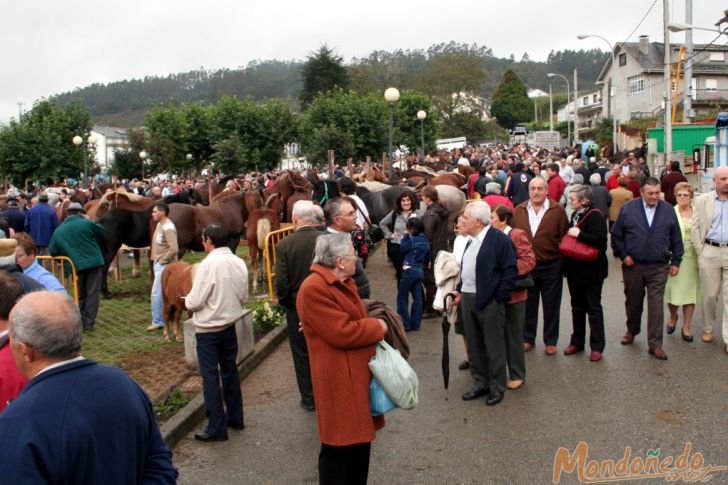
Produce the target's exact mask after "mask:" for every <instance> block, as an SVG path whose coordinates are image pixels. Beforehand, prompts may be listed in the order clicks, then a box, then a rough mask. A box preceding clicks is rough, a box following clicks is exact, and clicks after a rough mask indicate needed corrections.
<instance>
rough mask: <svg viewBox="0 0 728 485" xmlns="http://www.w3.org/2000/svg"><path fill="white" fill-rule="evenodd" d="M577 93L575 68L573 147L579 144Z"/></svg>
mask: <svg viewBox="0 0 728 485" xmlns="http://www.w3.org/2000/svg"><path fill="white" fill-rule="evenodd" d="M578 93H579V86H578V84H577V79H576V67H575V68H574V146H576V144H577V143H578V142H579V103H578V102H577V100H576V96H577V94H578Z"/></svg>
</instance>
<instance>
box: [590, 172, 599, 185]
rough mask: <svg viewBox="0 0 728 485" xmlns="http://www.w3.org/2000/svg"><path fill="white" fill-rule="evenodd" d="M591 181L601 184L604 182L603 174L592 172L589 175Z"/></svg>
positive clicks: (591, 182)
mask: <svg viewBox="0 0 728 485" xmlns="http://www.w3.org/2000/svg"><path fill="white" fill-rule="evenodd" d="M589 183H590V184H592V185H601V183H602V176H601V175H599V174H598V173H593V174H591V177H589Z"/></svg>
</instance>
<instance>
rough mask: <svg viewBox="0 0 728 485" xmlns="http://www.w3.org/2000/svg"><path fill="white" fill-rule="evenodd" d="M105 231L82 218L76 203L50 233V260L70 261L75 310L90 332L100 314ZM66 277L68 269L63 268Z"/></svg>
mask: <svg viewBox="0 0 728 485" xmlns="http://www.w3.org/2000/svg"><path fill="white" fill-rule="evenodd" d="M103 247H104V227H103V226H101V225H99V224H96V223H95V222H92V221H91V220H89V219H87V218H86V217H85V216H84V215H83V207H81V204H79V203H78V202H72V203H71V204H70V205H69V206H68V216H67V217H66V220H64V221H63V224H61V225H60V226H58V229H57V230H56V231H55V232H54V233H53V237H52V238H51V242H50V245H49V248H48V249H49V250H50V253H51V255H52V256H67V257H69V258H71V261H73V264H74V266H75V268H76V274H77V275H78V306H79V307H80V309H81V316H82V318H83V328H84V329H85V330H93V328H94V324H95V322H96V314H97V313H98V311H99V292H100V291H101V284H102V282H103V275H104V256H103V253H102V251H101V248H103ZM65 269H66V273H67V274H68V273H69V272H70V267H69V266H66V268H65Z"/></svg>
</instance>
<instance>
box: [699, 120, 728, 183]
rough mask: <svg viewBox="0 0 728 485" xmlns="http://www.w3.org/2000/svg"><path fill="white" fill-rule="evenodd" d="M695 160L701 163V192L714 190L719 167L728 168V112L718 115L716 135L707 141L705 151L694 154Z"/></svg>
mask: <svg viewBox="0 0 728 485" xmlns="http://www.w3.org/2000/svg"><path fill="white" fill-rule="evenodd" d="M693 160H694V161H695V163H698V162H699V163H700V171H701V172H702V175H701V177H700V192H701V193H705V192H709V191H711V190H713V189H714V186H713V175H714V174H715V169H716V168H718V167H723V166H728V112H722V113H719V114H718V117H717V118H716V120H715V135H713V136H709V137H708V138H706V139H705V145H704V146H703V149H702V150H700V149H696V150H695V151H694V152H693Z"/></svg>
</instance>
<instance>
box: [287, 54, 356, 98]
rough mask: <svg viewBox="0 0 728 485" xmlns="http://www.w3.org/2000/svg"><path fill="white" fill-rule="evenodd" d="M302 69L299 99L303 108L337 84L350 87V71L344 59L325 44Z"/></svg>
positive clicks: (341, 86)
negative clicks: (345, 65) (319, 94)
mask: <svg viewBox="0 0 728 485" xmlns="http://www.w3.org/2000/svg"><path fill="white" fill-rule="evenodd" d="M301 71H302V72H301V73H302V77H303V86H302V87H301V95H300V97H299V99H300V101H301V108H303V109H305V108H306V107H307V106H308V105H309V104H311V101H313V99H314V98H315V97H316V95H317V94H318V93H324V92H326V91H329V90H331V89H332V88H334V87H336V86H338V87H340V88H344V89H346V88H348V87H349V73H348V72H347V71H346V67H344V60H343V59H342V57H341V56H338V55H336V53H335V52H334V51H333V50H331V49H329V48H328V46H326V45H325V44H324V45H322V46H321V47H320V48H319V50H318V51H316V52H315V53H313V54H311V55H309V56H308V59H307V61H306V63H305V64H304V65H303V68H302V69H301Z"/></svg>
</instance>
